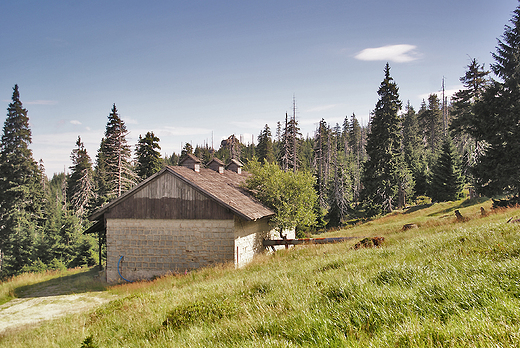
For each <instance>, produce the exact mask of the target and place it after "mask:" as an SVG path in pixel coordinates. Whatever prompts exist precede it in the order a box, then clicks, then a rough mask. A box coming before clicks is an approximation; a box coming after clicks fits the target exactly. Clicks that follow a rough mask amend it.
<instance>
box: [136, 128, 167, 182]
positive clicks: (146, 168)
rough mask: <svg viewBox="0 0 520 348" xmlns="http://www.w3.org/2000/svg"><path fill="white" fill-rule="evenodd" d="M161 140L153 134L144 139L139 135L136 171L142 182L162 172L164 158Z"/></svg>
mask: <svg viewBox="0 0 520 348" xmlns="http://www.w3.org/2000/svg"><path fill="white" fill-rule="evenodd" d="M160 149H161V147H160V146H159V138H158V137H156V136H155V134H154V133H153V132H147V133H146V135H145V136H144V138H142V137H141V135H139V140H138V141H137V145H136V147H135V155H136V157H137V164H136V168H135V171H136V173H137V175H138V176H139V178H140V179H141V180H144V179H146V178H148V177H149V176H152V175H153V174H155V173H157V172H158V171H159V170H161V167H162V164H163V163H162V162H163V161H162V158H161V153H160V152H159V151H157V150H160Z"/></svg>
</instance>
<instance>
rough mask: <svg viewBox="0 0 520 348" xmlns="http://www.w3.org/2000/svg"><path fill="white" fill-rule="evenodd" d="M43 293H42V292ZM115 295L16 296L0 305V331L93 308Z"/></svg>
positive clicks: (90, 293) (88, 293) (92, 293)
mask: <svg viewBox="0 0 520 348" xmlns="http://www.w3.org/2000/svg"><path fill="white" fill-rule="evenodd" d="M42 295H43V294H42ZM115 297H117V296H114V295H108V294H107V293H105V292H87V293H82V294H72V295H58V296H35V297H30V298H17V299H14V300H11V301H9V302H7V303H4V304H3V305H1V306H0V333H2V332H3V331H5V330H7V329H11V328H16V327H20V326H24V325H29V324H35V323H38V322H42V321H45V320H50V319H55V318H58V317H60V316H64V315H67V314H70V313H78V312H82V311H86V310H89V309H92V308H95V307H97V306H99V305H101V304H103V303H106V302H108V301H110V300H112V299H114V298H115Z"/></svg>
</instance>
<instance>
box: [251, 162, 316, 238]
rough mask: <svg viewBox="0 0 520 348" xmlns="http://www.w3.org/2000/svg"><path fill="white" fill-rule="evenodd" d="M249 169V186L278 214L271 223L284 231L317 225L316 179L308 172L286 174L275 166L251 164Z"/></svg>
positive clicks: (258, 197) (266, 163)
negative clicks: (315, 210)
mask: <svg viewBox="0 0 520 348" xmlns="http://www.w3.org/2000/svg"><path fill="white" fill-rule="evenodd" d="M247 170H248V171H249V172H250V173H251V174H252V175H251V176H250V177H248V179H247V180H246V187H247V189H249V190H250V191H251V192H252V193H253V195H254V196H255V197H256V198H257V199H258V200H259V201H260V202H262V203H263V204H264V205H265V206H267V207H269V208H270V209H272V210H273V211H274V212H275V216H274V217H273V218H272V220H271V223H272V224H273V226H274V227H275V228H277V229H278V230H279V231H280V232H282V231H284V230H290V229H293V228H296V227H304V226H313V225H314V224H315V222H316V216H315V213H314V209H313V208H314V205H315V202H316V200H317V196H316V192H315V191H314V183H315V179H314V177H313V176H312V175H310V174H309V173H305V172H292V171H291V172H284V171H283V170H281V169H280V167H279V166H278V165H277V164H275V163H269V162H265V163H264V165H263V166H262V165H261V164H260V163H259V162H258V161H251V162H250V163H249V164H248V167H247Z"/></svg>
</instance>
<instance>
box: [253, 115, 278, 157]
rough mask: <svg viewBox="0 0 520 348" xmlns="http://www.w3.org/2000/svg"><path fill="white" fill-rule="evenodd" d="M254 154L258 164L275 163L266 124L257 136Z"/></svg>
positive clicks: (271, 141) (268, 129) (271, 142)
mask: <svg viewBox="0 0 520 348" xmlns="http://www.w3.org/2000/svg"><path fill="white" fill-rule="evenodd" d="M256 154H257V157H258V161H259V162H260V163H264V161H267V162H269V163H273V162H274V161H275V157H274V149H273V140H272V138H271V129H270V128H269V125H267V124H266V125H265V127H264V129H263V130H262V131H261V132H260V134H259V135H258V145H257V146H256Z"/></svg>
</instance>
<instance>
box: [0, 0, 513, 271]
mask: <svg viewBox="0 0 520 348" xmlns="http://www.w3.org/2000/svg"><path fill="white" fill-rule="evenodd" d="M518 51H520V7H518V8H517V9H516V10H515V12H514V13H513V17H512V19H511V22H510V24H509V25H506V27H505V31H504V34H503V36H502V37H501V38H500V39H499V40H498V46H497V47H496V51H495V53H494V54H493V59H494V63H493V64H491V66H490V70H487V69H486V67H485V65H484V64H481V63H479V62H478V61H477V60H476V59H472V60H471V61H470V63H469V64H468V66H467V67H466V71H465V73H464V75H463V76H461V77H460V81H461V82H462V84H463V86H464V88H463V89H461V90H460V91H458V92H457V93H455V95H454V96H453V97H452V98H451V100H449V101H448V100H442V96H439V95H437V94H431V95H430V96H429V97H428V98H427V99H426V100H423V101H422V103H421V105H419V106H415V107H414V106H413V105H411V104H410V102H407V101H406V99H405V98H406V96H401V95H400V93H399V77H398V76H396V77H394V76H392V71H391V67H390V65H389V64H388V63H387V64H386V65H385V66H384V67H383V66H382V69H381V84H380V85H379V87H378V86H374V90H377V93H378V96H379V97H378V101H377V103H376V105H375V106H374V109H373V111H372V113H371V118H370V122H369V123H368V125H367V126H361V125H360V122H359V120H358V119H357V117H356V115H355V114H347V115H346V116H345V118H344V121H343V123H342V124H330V123H327V121H326V120H324V119H322V120H321V121H320V122H319V123H318V125H317V126H316V130H315V132H314V135H313V136H312V137H310V136H307V137H303V136H302V134H301V132H300V128H299V125H298V119H297V117H296V115H295V112H292V113H289V114H287V113H286V114H285V115H283V114H281V117H280V121H279V122H278V123H277V124H276V125H275V128H274V129H271V128H270V126H269V125H267V124H266V125H265V127H264V128H263V129H261V130H259V134H258V137H257V141H256V145H254V144H249V145H245V144H242V143H241V142H240V141H239V140H238V139H237V137H235V135H230V136H229V137H228V138H227V139H226V140H223V141H222V142H221V144H220V147H219V148H218V149H212V148H210V147H209V146H208V145H202V146H201V145H197V144H189V143H187V144H185V146H184V147H183V149H182V151H181V153H180V154H176V153H173V154H171V155H168V156H162V155H161V153H160V150H161V147H160V139H159V138H158V137H157V136H156V135H155V134H154V133H153V132H152V131H150V132H147V133H146V134H141V135H139V139H138V142H137V144H129V143H128V142H127V139H126V138H127V135H128V130H127V127H126V125H125V123H124V121H123V120H122V119H121V117H120V115H119V112H118V110H117V107H116V105H115V104H114V105H112V107H111V108H110V106H107V114H108V118H107V123H106V128H105V133H104V136H103V138H102V139H100V143H99V148H98V150H97V152H96V153H95V154H92V153H91V154H89V153H88V152H87V150H86V149H85V146H84V144H83V142H82V139H81V136H78V138H77V141H76V143H75V144H71V155H70V159H71V162H70V166H69V170H68V171H67V172H66V173H59V174H55V175H54V176H53V177H52V178H48V177H47V176H46V175H45V172H44V163H43V162H42V161H39V162H37V161H36V160H35V159H34V158H33V155H32V151H31V149H30V147H31V141H32V139H31V129H30V127H29V116H28V114H29V110H27V109H26V108H24V106H23V103H22V92H23V90H22V89H23V86H20V87H21V88H19V86H18V85H15V86H14V88H13V94H12V98H11V102H10V103H9V105H8V106H7V117H6V119H5V122H4V126H3V131H2V137H1V144H0V195H1V196H0V277H2V278H5V277H8V276H12V275H16V274H19V273H22V272H27V271H43V270H48V269H63V268H71V267H79V266H92V265H95V264H97V263H98V261H99V255H101V254H102V252H103V244H102V243H101V244H98V236H97V235H94V236H92V235H88V234H84V233H83V232H84V231H85V230H86V229H88V227H90V224H91V223H90V222H89V220H88V218H87V217H88V216H89V214H91V213H92V212H93V211H94V210H95V209H97V208H99V207H101V206H102V205H103V204H106V203H107V202H110V201H111V200H113V199H115V198H117V197H119V196H121V194H123V193H124V192H125V191H127V190H128V189H130V188H132V187H133V186H135V185H136V184H138V183H139V182H140V181H142V180H144V179H146V178H148V177H149V176H151V175H153V174H154V173H156V172H157V171H159V170H160V169H161V168H162V167H163V166H166V165H177V164H178V163H179V160H181V159H182V158H183V157H184V156H186V155H187V154H193V155H195V156H197V157H198V158H199V159H201V161H202V162H203V163H208V162H209V161H210V160H211V159H212V158H213V157H217V158H219V159H220V160H222V161H223V162H224V163H227V162H228V161H229V160H230V159H238V160H240V161H241V162H242V163H244V164H245V166H246V169H248V170H249V171H250V172H251V173H253V174H254V175H255V177H256V178H264V179H263V180H267V179H269V178H276V180H278V181H276V182H275V180H274V179H273V183H272V184H273V185H274V186H276V185H277V187H295V189H296V190H301V192H307V193H306V194H303V195H300V196H299V197H301V198H299V201H294V202H292V203H291V204H292V205H294V206H298V207H300V206H301V207H303V208H302V209H304V210H305V211H306V212H307V213H308V214H306V215H305V217H304V218H301V219H299V220H297V221H289V222H287V221H278V222H279V223H280V224H281V225H283V226H285V227H291V226H290V225H291V224H293V226H292V227H296V228H297V232H298V234H299V235H300V236H304V235H306V234H307V233H319V232H320V231H324V230H325V229H327V228H332V227H339V226H343V225H346V224H349V223H355V222H358V221H361V220H364V219H369V218H372V217H374V216H378V215H384V214H387V213H390V212H392V211H393V210H395V209H402V208H404V207H406V206H411V205H415V204H424V203H425V202H430V200H431V201H433V202H439V201H448V200H456V199H459V198H461V197H463V189H464V188H465V187H466V188H467V189H469V195H470V196H471V197H476V196H477V195H486V196H488V197H493V196H501V197H503V196H507V197H508V199H509V200H510V202H511V203H518V202H519V201H520V199H519V197H520V160H519V159H520V75H519V74H518V71H520V56H519V55H518V54H517V52H518ZM4 97H6V96H4ZM293 103H294V106H295V103H296V101H293ZM293 110H295V107H294V108H293ZM289 174H290V175H289ZM296 175H301V177H298V176H296ZM295 178H299V179H296V180H295ZM290 180H292V181H291V182H292V184H291V185H285V186H284V183H285V184H286V183H287V182H289V181H290ZM256 184H257V185H258V180H257V182H256ZM250 185H255V182H254V180H253V181H250ZM298 185H300V186H301V187H299V188H298V187H297V186H298ZM274 186H273V187H274ZM250 188H254V187H250ZM254 192H258V190H254ZM262 194H263V195H264V197H268V196H269V192H262ZM258 198H259V199H260V200H262V197H258ZM282 198H283V197H282ZM272 208H273V209H275V210H276V209H277V207H276V206H274V207H272ZM287 224H289V225H287ZM100 248H101V250H100Z"/></svg>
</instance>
